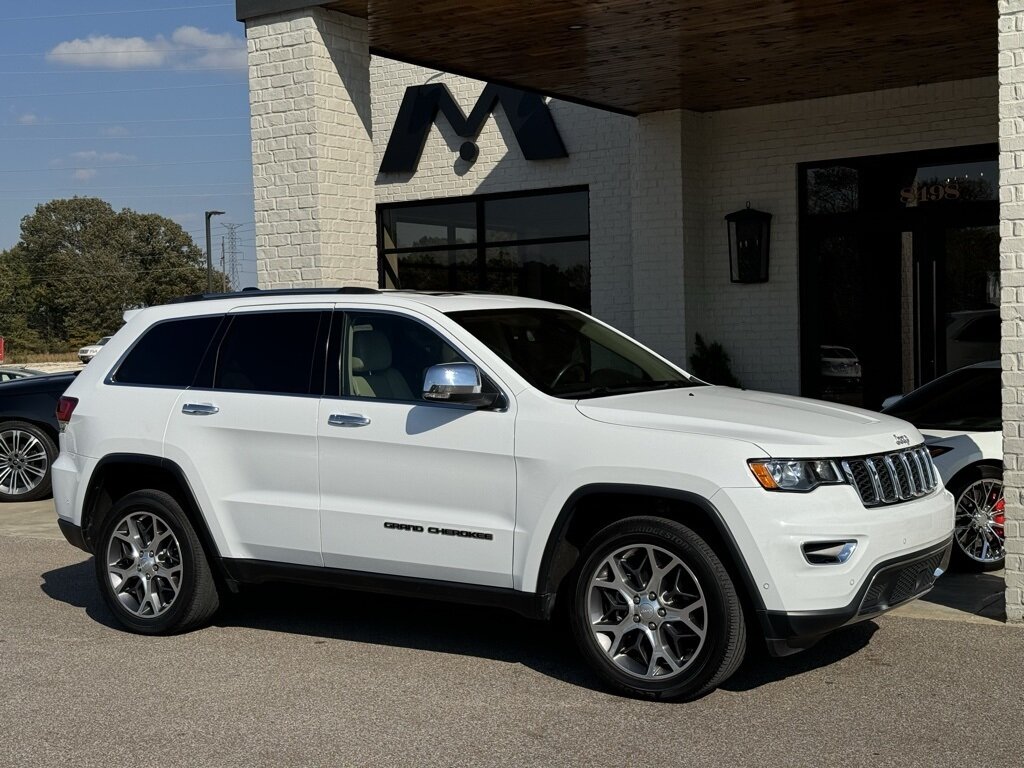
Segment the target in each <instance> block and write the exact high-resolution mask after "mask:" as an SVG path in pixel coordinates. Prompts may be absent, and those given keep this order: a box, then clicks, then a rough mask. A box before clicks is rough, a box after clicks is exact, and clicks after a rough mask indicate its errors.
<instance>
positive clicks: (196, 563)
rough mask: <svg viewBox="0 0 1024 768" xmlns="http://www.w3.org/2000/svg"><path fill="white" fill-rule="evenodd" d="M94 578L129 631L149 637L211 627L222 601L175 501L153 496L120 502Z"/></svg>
mask: <svg viewBox="0 0 1024 768" xmlns="http://www.w3.org/2000/svg"><path fill="white" fill-rule="evenodd" d="M96 542H97V545H96V557H95V563H96V578H97V579H98V581H99V586H100V592H101V593H102V594H103V599H104V600H105V601H106V603H107V606H108V607H109V608H110V610H111V611H112V612H113V613H114V615H115V616H116V617H117V619H118V621H120V622H121V623H122V624H123V625H124V626H125V627H127V628H128V629H130V630H131V631H133V632H139V633H142V634H147V635H155V634H170V633H174V632H185V631H187V630H190V629H194V628H195V627H198V626H200V625H202V624H204V623H205V622H207V621H208V620H209V619H210V618H211V617H212V616H213V614H214V613H215V612H216V610H217V608H218V605H219V599H218V595H217V587H216V584H215V583H214V579H213V574H212V572H211V571H210V565H209V563H208V562H207V560H206V554H205V552H203V547H202V545H201V544H200V542H199V539H198V537H197V536H196V533H195V530H194V529H193V528H192V525H191V523H190V522H189V520H188V517H187V516H186V515H185V513H184V511H183V510H182V508H181V505H180V504H178V502H177V500H176V499H175V498H174V497H173V496H170V495H169V494H167V493H164V492H162V491H155V490H144V491H136V492H134V493H131V494H128V495H127V496H125V497H124V498H122V499H121V500H120V501H118V502H117V503H116V504H115V505H114V507H113V508H112V509H111V510H110V512H109V513H108V514H107V515H106V517H105V518H104V519H103V522H102V524H101V527H100V532H99V536H98V537H96Z"/></svg>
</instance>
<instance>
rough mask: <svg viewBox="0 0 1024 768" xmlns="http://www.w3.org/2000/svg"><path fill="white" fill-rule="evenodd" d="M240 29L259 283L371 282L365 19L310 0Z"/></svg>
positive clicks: (372, 257)
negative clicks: (308, 5) (310, 5)
mask: <svg viewBox="0 0 1024 768" xmlns="http://www.w3.org/2000/svg"><path fill="white" fill-rule="evenodd" d="M246 37H247V39H248V50H249V102H250V111H251V115H252V118H251V128H252V153H253V186H254V191H255V210H256V248H257V257H258V258H257V277H258V281H259V285H260V286H261V287H264V288H278V287H279V288H287V287H292V286H299V285H339V284H343V283H344V284H365V285H373V286H375V285H376V284H377V258H376V250H375V244H376V222H375V217H374V198H373V177H372V172H373V169H372V166H371V163H372V161H373V145H372V142H371V139H370V131H371V122H370V119H371V118H370V77H369V63H370V55H369V48H368V37H367V31H366V22H365V21H364V20H360V19H355V18H353V17H351V16H344V15H342V14H340V13H335V12H333V11H327V10H324V9H321V8H307V9H304V10H302V11H297V12H293V13H285V14H277V15H273V16H263V17H260V18H258V19H255V20H253V21H250V22H248V23H247V24H246Z"/></svg>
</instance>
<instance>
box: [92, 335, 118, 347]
mask: <svg viewBox="0 0 1024 768" xmlns="http://www.w3.org/2000/svg"><path fill="white" fill-rule="evenodd" d="M112 338H114V337H113V336H104V337H103V338H102V339H100V340H99V341H97V342H96V346H97V347H102V346H103V345H104V344H106V343H107V342H108V341H110V340H111V339H112Z"/></svg>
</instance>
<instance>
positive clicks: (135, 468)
mask: <svg viewBox="0 0 1024 768" xmlns="http://www.w3.org/2000/svg"><path fill="white" fill-rule="evenodd" d="M144 489H154V490H161V491H164V492H166V493H168V494H170V495H171V496H173V497H174V498H175V500H177V501H178V503H179V504H181V507H182V509H183V510H184V512H185V514H186V516H187V517H188V519H189V522H191V523H192V527H193V528H194V529H195V532H196V535H197V536H198V537H199V540H200V542H202V545H203V548H204V549H205V550H206V552H207V554H208V556H209V560H210V563H211V565H213V566H214V567H215V568H216V569H217V570H218V572H219V573H220V575H221V576H225V573H224V570H223V567H222V565H221V556H220V551H219V549H218V548H217V544H216V541H215V540H214V538H213V534H212V533H211V531H210V527H209V525H208V524H207V522H206V518H205V517H204V515H203V513H202V510H201V508H200V506H199V503H198V501H197V500H196V496H195V494H194V493H193V491H192V487H191V485H190V484H189V482H188V478H187V477H186V476H185V473H184V471H183V470H182V469H181V467H179V466H178V465H177V464H176V463H175V462H173V461H170V460H169V459H164V458H161V457H159V456H149V455H146V454H136V453H114V454H109V455H107V456H104V457H103V458H102V459H100V460H99V462H98V463H97V464H96V467H95V469H93V471H92V474H91V475H90V477H89V484H88V487H87V489H86V493H85V499H84V501H83V504H82V521H81V525H82V534H83V536H84V538H85V543H86V545H87V546H88V547H89V549H90V550H91V551H93V552H95V551H96V550H95V542H94V541H93V538H94V531H95V529H96V528H97V527H98V526H99V525H101V524H102V522H103V518H104V517H105V515H106V514H107V513H108V512H109V511H110V509H111V508H112V507H113V506H114V504H115V503H117V501H118V499H121V498H123V497H124V496H126V495H127V494H129V493H132V492H133V491H139V490H144Z"/></svg>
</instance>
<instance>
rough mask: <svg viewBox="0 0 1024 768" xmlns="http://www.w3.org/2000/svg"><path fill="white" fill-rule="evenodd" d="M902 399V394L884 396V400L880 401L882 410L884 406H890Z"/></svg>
mask: <svg viewBox="0 0 1024 768" xmlns="http://www.w3.org/2000/svg"><path fill="white" fill-rule="evenodd" d="M902 399H903V395H891V396H889V397H887V398H885V400H883V401H882V410H883V411H884V410H885V409H886V408H891V407H892V406H894V405H896V403H898V402H899V401H900V400H902Z"/></svg>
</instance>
